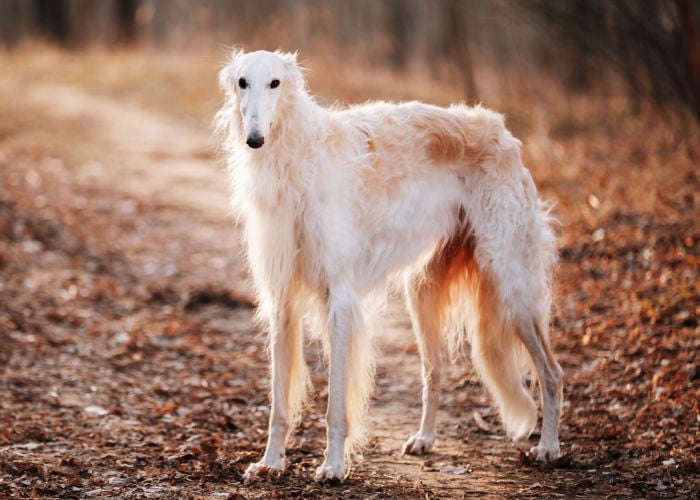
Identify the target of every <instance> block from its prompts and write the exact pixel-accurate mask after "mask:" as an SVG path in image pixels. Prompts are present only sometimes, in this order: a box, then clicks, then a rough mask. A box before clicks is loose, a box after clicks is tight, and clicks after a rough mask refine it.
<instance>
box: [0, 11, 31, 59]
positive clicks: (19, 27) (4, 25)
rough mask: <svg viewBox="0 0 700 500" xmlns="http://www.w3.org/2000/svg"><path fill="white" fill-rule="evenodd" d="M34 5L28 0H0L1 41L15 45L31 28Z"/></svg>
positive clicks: (8, 45) (10, 45) (11, 45)
mask: <svg viewBox="0 0 700 500" xmlns="http://www.w3.org/2000/svg"><path fill="white" fill-rule="evenodd" d="M31 7H32V5H31V4H30V3H29V2H27V1H26V0H4V1H0V41H1V42H2V44H3V45H5V46H6V47H14V46H15V45H17V44H18V43H20V41H21V40H22V38H23V37H25V36H26V35H27V32H29V31H30V30H31V17H32V9H31Z"/></svg>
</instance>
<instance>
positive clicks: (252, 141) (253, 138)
mask: <svg viewBox="0 0 700 500" xmlns="http://www.w3.org/2000/svg"><path fill="white" fill-rule="evenodd" d="M245 143H246V144H247V145H248V146H250V147H251V148H253V149H258V148H260V147H262V145H263V144H265V138H264V137H263V136H261V135H260V134H257V133H252V134H250V135H249V136H248V138H247V139H246V141H245Z"/></svg>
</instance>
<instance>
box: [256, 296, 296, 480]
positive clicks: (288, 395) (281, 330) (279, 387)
mask: <svg viewBox="0 0 700 500" xmlns="http://www.w3.org/2000/svg"><path fill="white" fill-rule="evenodd" d="M269 316H270V318H269V328H270V339H269V349H270V358H271V367H272V374H271V375H272V392H271V409H270V422H269V429H268V441H267V446H266V447H265V454H264V455H263V458H262V460H260V461H259V462H256V463H253V464H251V465H249V466H248V468H247V469H246V472H245V474H244V476H243V478H244V479H245V480H246V481H250V480H251V479H253V478H254V477H256V476H260V475H263V474H266V473H267V472H270V471H282V470H284V465H285V443H286V440H287V435H288V433H289V430H290V427H291V425H292V424H293V423H294V422H295V420H296V417H297V416H298V413H299V410H300V409H301V404H302V401H303V399H304V395H305V393H306V388H307V385H308V369H307V367H306V363H305V362H304V351H303V332H302V329H301V325H300V321H299V317H298V316H297V315H296V314H295V311H294V310H293V308H292V307H290V306H289V305H287V304H285V305H282V306H280V307H279V308H278V310H277V311H275V312H273V313H272V314H270V315H269Z"/></svg>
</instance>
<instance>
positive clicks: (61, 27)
mask: <svg viewBox="0 0 700 500" xmlns="http://www.w3.org/2000/svg"><path fill="white" fill-rule="evenodd" d="M34 18H35V19H36V26H37V28H38V30H39V33H40V34H41V35H42V36H44V37H46V38H48V39H49V40H53V41H56V42H59V43H61V44H66V43H68V42H69V40H70V23H69V20H68V0H36V3H35V4H34Z"/></svg>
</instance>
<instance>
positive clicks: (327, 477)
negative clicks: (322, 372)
mask: <svg viewBox="0 0 700 500" xmlns="http://www.w3.org/2000/svg"><path fill="white" fill-rule="evenodd" d="M351 315H352V307H351V306H349V305H341V306H337V305H335V304H332V303H331V304H330V311H329V318H328V319H329V326H330V344H331V345H330V366H329V372H330V373H329V377H328V412H327V414H326V419H327V431H326V438H327V440H328V442H327V447H326V459H325V461H324V462H323V465H321V466H320V467H319V468H318V469H317V470H316V479H317V480H318V481H339V480H341V479H343V478H344V477H345V439H346V437H347V430H348V421H347V401H346V397H347V360H348V355H349V345H350V342H349V341H350V335H352V320H351Z"/></svg>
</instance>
